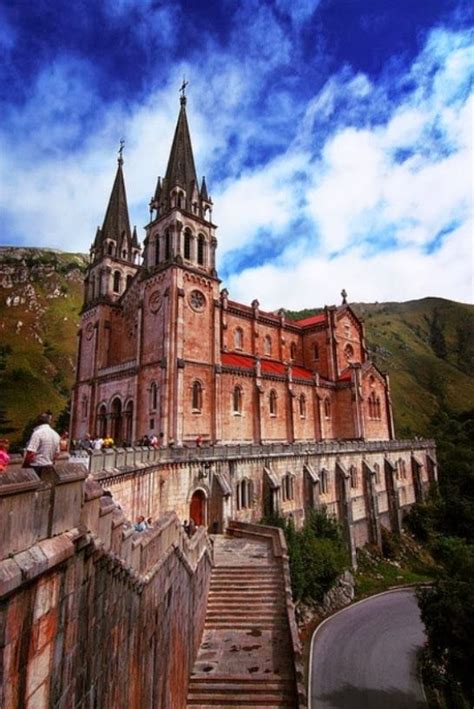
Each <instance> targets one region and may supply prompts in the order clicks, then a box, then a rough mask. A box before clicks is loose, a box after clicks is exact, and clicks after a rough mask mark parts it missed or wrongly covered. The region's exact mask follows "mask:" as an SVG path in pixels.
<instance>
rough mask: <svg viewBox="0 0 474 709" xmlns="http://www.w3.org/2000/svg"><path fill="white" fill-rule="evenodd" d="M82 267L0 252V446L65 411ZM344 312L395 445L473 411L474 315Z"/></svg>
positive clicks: (68, 256) (451, 308)
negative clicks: (438, 418) (383, 384)
mask: <svg viewBox="0 0 474 709" xmlns="http://www.w3.org/2000/svg"><path fill="white" fill-rule="evenodd" d="M87 264H88V256H87V255H85V254H80V253H69V252H64V251H58V250H57V249H46V248H35V247H32V248H29V247H8V246H2V247H0V386H1V392H2V394H1V397H0V436H5V435H6V436H8V437H9V438H10V439H11V441H12V443H13V444H18V443H19V442H20V440H21V438H22V432H23V429H24V428H25V426H26V425H27V424H28V423H29V421H30V420H31V419H32V417H34V415H35V414H36V413H37V412H38V411H39V410H41V409H44V408H50V409H51V410H52V411H53V412H54V413H55V414H56V415H58V414H59V413H60V412H61V411H62V410H63V409H64V408H65V407H66V405H67V401H68V398H69V396H70V389H71V386H72V384H73V381H74V366H75V355H76V334H77V330H78V327H79V313H80V309H81V306H82V300H83V278H84V273H85V271H86V269H87ZM351 307H352V308H353V309H354V311H355V312H356V313H357V314H358V315H359V316H360V317H362V319H363V320H364V324H365V329H366V340H367V345H368V348H369V351H370V353H371V357H372V358H373V360H374V361H375V363H376V365H377V366H378V367H379V368H380V369H381V370H382V371H385V372H387V373H388V374H389V375H390V380H391V387H392V399H393V403H394V414H395V427H396V433H397V436H399V437H406V436H411V435H429V433H430V421H431V420H432V418H433V416H434V415H435V414H436V413H437V412H439V411H441V410H443V411H448V412H449V411H453V412H457V413H459V412H462V411H467V410H469V409H470V408H472V407H473V406H474V377H473V372H474V306H472V305H470V304H467V303H456V302H455V301H451V300H447V299H445V298H436V297H434V296H426V297H425V298H422V299H419V300H409V301H402V302H397V301H390V302H385V303H378V302H376V303H357V302H355V303H351ZM318 311H319V312H320V311H321V308H312V309H305V310H301V311H289V310H285V313H286V315H287V317H288V318H293V319H295V318H296V319H297V318H303V317H305V316H308V315H311V314H313V313H316V312H318Z"/></svg>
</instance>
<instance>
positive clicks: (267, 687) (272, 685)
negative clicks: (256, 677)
mask: <svg viewBox="0 0 474 709" xmlns="http://www.w3.org/2000/svg"><path fill="white" fill-rule="evenodd" d="M292 691H293V686H292V685H291V684H283V683H279V682H266V683H263V682H252V680H251V679H249V680H248V681H247V682H243V681H241V682H239V683H237V682H212V683H209V682H196V683H194V682H193V680H191V682H190V683H189V693H190V694H193V695H195V694H201V693H202V692H206V694H210V693H211V692H213V693H214V692H218V693H219V694H232V693H235V692H242V693H244V694H250V693H252V694H274V693H276V692H278V694H279V696H282V695H285V694H289V695H292Z"/></svg>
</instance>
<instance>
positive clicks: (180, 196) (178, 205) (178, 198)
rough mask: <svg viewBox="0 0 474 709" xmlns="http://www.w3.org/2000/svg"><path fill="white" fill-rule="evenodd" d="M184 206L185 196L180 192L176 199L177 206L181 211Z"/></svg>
mask: <svg viewBox="0 0 474 709" xmlns="http://www.w3.org/2000/svg"><path fill="white" fill-rule="evenodd" d="M182 204H183V195H182V194H181V192H178V195H177V199H176V206H177V207H178V209H181V207H182Z"/></svg>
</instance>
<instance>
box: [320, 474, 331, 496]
mask: <svg viewBox="0 0 474 709" xmlns="http://www.w3.org/2000/svg"><path fill="white" fill-rule="evenodd" d="M319 479H320V481H321V494H322V495H327V493H328V492H329V479H328V471H327V470H326V468H323V469H322V470H321V472H320V474H319Z"/></svg>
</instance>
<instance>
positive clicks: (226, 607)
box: [207, 599, 286, 613]
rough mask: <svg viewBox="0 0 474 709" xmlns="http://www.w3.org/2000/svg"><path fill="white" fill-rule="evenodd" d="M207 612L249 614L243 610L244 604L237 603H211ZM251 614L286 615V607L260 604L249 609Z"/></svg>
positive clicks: (280, 604)
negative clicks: (240, 612) (239, 612)
mask: <svg viewBox="0 0 474 709" xmlns="http://www.w3.org/2000/svg"><path fill="white" fill-rule="evenodd" d="M207 610H208V611H216V612H217V611H229V613H230V612H232V611H234V610H235V611H242V612H247V610H246V609H245V608H242V603H238V602H237V601H231V602H229V601H226V600H224V599H223V600H222V601H209V603H208V604H207ZM249 610H250V612H253V611H255V612H258V613H261V612H262V611H264V612H265V613H286V606H284V605H283V603H280V602H278V603H259V604H258V606H257V605H253V604H252V607H251V608H250V609H249Z"/></svg>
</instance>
